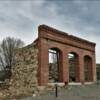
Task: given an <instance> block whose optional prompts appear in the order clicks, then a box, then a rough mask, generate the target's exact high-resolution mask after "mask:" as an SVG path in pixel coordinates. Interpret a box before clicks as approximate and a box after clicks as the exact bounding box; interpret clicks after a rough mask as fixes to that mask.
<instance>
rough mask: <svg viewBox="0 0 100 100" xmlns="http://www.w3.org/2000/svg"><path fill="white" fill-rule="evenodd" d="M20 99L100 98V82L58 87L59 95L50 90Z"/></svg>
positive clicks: (62, 99)
mask: <svg viewBox="0 0 100 100" xmlns="http://www.w3.org/2000/svg"><path fill="white" fill-rule="evenodd" d="M20 100H100V84H98V85H97V84H95V85H94V84H92V85H81V86H68V87H66V88H58V97H55V92H54V91H50V92H48V93H47V94H46V95H44V96H39V97H27V98H23V99H20Z"/></svg>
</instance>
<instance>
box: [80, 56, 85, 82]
mask: <svg viewBox="0 0 100 100" xmlns="http://www.w3.org/2000/svg"><path fill="white" fill-rule="evenodd" d="M79 81H80V82H81V83H82V84H84V58H83V56H82V55H79Z"/></svg>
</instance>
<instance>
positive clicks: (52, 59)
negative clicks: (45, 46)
mask: <svg viewBox="0 0 100 100" xmlns="http://www.w3.org/2000/svg"><path fill="white" fill-rule="evenodd" d="M48 52H49V82H50V83H53V82H59V81H60V79H59V66H60V50H59V49H58V48H51V49H49V51H48Z"/></svg>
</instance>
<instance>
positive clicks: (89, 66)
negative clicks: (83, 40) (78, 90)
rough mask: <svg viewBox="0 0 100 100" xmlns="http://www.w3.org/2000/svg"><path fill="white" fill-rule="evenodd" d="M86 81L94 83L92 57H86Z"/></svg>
mask: <svg viewBox="0 0 100 100" xmlns="http://www.w3.org/2000/svg"><path fill="white" fill-rule="evenodd" d="M83 59H84V80H85V81H93V63H92V62H93V61H92V56H91V55H84V57H83Z"/></svg>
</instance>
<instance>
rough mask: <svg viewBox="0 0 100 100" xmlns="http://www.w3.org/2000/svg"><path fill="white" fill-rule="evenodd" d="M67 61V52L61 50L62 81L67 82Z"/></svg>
mask: <svg viewBox="0 0 100 100" xmlns="http://www.w3.org/2000/svg"><path fill="white" fill-rule="evenodd" d="M68 67H69V63H68V54H67V53H66V52H64V51H63V52H62V81H63V82H66V83H68V82H69V68H68Z"/></svg>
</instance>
